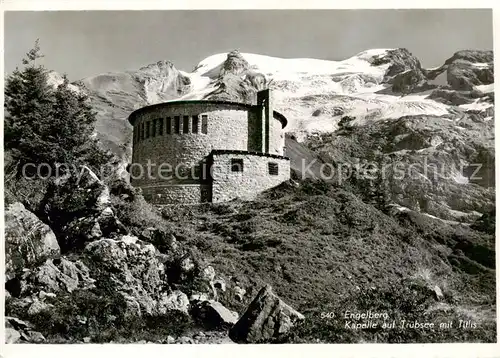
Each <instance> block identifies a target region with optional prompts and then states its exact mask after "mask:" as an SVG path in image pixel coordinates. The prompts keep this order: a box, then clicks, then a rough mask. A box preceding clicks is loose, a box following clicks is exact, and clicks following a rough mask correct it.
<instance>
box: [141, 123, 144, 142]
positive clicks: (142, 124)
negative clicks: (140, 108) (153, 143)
mask: <svg viewBox="0 0 500 358" xmlns="http://www.w3.org/2000/svg"><path fill="white" fill-rule="evenodd" d="M140 132H141V135H140V138H141V140H144V123H141V128H140Z"/></svg>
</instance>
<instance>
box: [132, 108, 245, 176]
mask: <svg viewBox="0 0 500 358" xmlns="http://www.w3.org/2000/svg"><path fill="white" fill-rule="evenodd" d="M203 115H206V116H207V117H208V119H207V130H206V134H204V133H202V130H201V126H202V116H203ZM176 116H178V117H179V118H180V121H181V129H180V132H181V133H180V134H175V128H174V125H175V117H176ZM184 116H188V119H189V120H188V124H189V128H188V133H183V126H182V124H183V123H182V122H183V120H184ZM193 116H198V131H197V133H193V129H192V124H193V120H192V118H193ZM167 117H170V118H171V130H170V133H171V134H166V122H167V120H166V118H167ZM156 118H160V119H161V120H162V121H163V122H164V124H163V127H164V128H163V135H158V128H157V131H156V132H157V133H156V135H155V137H151V135H150V137H149V138H147V139H142V140H139V141H136V142H135V143H134V150H133V157H132V159H133V163H138V164H141V165H142V166H143V168H146V166H147V163H148V160H150V161H151V163H155V165H156V168H159V165H160V164H163V167H162V168H164V169H166V168H168V167H171V168H172V169H175V168H178V169H179V170H180V171H186V172H188V173H191V172H196V171H197V169H196V166H199V165H201V164H202V162H203V160H204V159H205V158H206V157H207V156H208V154H209V153H210V152H211V151H212V150H214V149H234V150H247V148H248V121H249V115H248V109H247V108H245V107H242V108H241V107H237V106H234V105H226V106H224V105H214V104H210V103H207V104H194V105H185V104H182V105H172V104H169V105H168V106H164V107H158V108H157V110H156V111H152V112H146V113H144V114H143V115H141V116H140V117H139V118H137V119H136V122H135V125H134V131H137V127H138V126H140V125H142V123H146V122H150V121H152V120H154V119H156ZM154 172H156V173H157V174H158V169H155V171H154ZM165 177H166V175H164V178H163V179H161V178H160V177H159V175H153V176H151V178H142V179H141V178H132V184H133V185H135V186H143V185H150V184H153V183H162V182H163V183H165V182H175V183H179V182H182V180H183V179H181V180H179V179H178V178H176V176H173V177H172V178H171V179H165Z"/></svg>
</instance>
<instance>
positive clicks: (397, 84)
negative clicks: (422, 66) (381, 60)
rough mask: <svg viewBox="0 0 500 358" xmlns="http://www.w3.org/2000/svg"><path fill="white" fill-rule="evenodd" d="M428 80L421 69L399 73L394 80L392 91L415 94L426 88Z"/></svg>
mask: <svg viewBox="0 0 500 358" xmlns="http://www.w3.org/2000/svg"><path fill="white" fill-rule="evenodd" d="M426 84H427V78H426V77H425V76H424V74H423V72H422V71H421V70H419V69H410V70H406V71H404V72H401V73H398V74H397V75H395V76H394V77H393V78H392V91H393V92H396V93H404V94H408V93H413V92H418V91H422V90H423V89H424V87H426Z"/></svg>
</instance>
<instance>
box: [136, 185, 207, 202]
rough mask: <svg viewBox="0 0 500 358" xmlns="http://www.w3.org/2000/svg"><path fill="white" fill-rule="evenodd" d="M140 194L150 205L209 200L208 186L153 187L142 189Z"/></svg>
mask: <svg viewBox="0 0 500 358" xmlns="http://www.w3.org/2000/svg"><path fill="white" fill-rule="evenodd" d="M141 189H142V194H143V196H144V199H146V200H147V201H148V202H150V203H151V204H155V205H171V204H198V203H200V202H207V201H209V200H210V190H211V188H210V185H209V184H204V185H200V184H183V185H153V186H147V187H142V188H141Z"/></svg>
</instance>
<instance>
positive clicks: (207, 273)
mask: <svg viewBox="0 0 500 358" xmlns="http://www.w3.org/2000/svg"><path fill="white" fill-rule="evenodd" d="M201 276H202V278H203V279H205V280H206V281H208V282H211V281H213V279H214V278H215V270H214V268H213V267H212V266H207V267H205V268H204V269H203V271H202V274H201Z"/></svg>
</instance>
